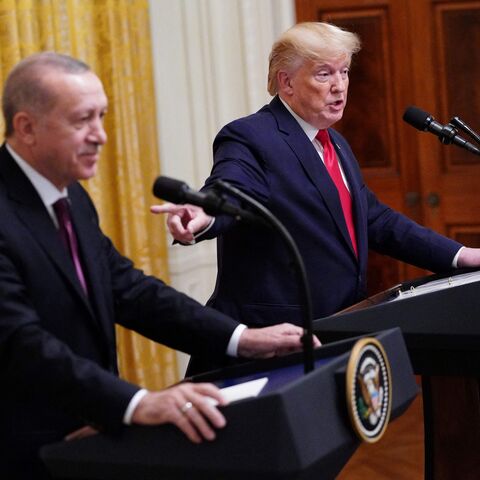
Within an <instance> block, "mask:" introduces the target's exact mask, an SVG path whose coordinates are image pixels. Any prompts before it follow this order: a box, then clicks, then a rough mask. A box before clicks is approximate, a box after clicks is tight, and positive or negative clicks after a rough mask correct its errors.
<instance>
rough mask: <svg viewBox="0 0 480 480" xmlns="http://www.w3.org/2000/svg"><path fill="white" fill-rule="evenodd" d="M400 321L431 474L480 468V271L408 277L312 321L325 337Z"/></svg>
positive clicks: (463, 473)
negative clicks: (417, 388) (417, 378)
mask: <svg viewBox="0 0 480 480" xmlns="http://www.w3.org/2000/svg"><path fill="white" fill-rule="evenodd" d="M394 326H398V327H400V329H401V330H402V333H403V335H404V338H405V343H406V345H407V349H408V352H409V355H410V359H411V362H412V365H413V369H414V372H415V373H417V374H421V375H422V387H423V405H424V424H425V478H426V479H427V480H431V479H435V480H444V479H445V480H447V479H452V478H458V479H462V480H470V479H472V480H473V479H478V478H479V476H480V454H479V452H480V396H479V382H478V379H479V377H480V272H476V271H472V270H459V271H455V272H452V273H451V274H450V275H432V276H429V277H425V278H421V279H418V280H415V281H413V282H407V283H404V284H401V285H399V286H397V287H394V288H391V289H389V290H387V291H385V292H382V293H381V294H378V295H375V296H374V297H371V298H369V299H367V300H365V301H363V302H361V303H359V304H357V305H354V306H353V307H350V308H349V309H346V310H344V311H342V312H339V313H337V314H335V315H332V316H330V317H327V318H323V319H318V320H316V321H315V322H314V332H315V334H316V335H318V336H319V338H320V339H321V340H322V341H324V342H325V341H327V342H328V341H334V340H338V339H341V338H346V337H351V336H353V335H365V334H368V333H369V332H374V331H378V330H379V329H382V328H391V327H394Z"/></svg>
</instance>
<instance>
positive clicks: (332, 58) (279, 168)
mask: <svg viewBox="0 0 480 480" xmlns="http://www.w3.org/2000/svg"><path fill="white" fill-rule="evenodd" d="M359 49H360V41H359V39H358V37H357V36H356V35H355V34H353V33H351V32H348V31H345V30H343V29H340V28H338V27H336V26H334V25H331V24H327V23H316V22H309V23H300V24H297V25H295V26H294V27H292V28H291V29H289V30H287V31H286V32H285V33H284V34H283V35H281V37H280V38H279V39H278V41H277V42H276V43H275V44H274V45H273V48H272V51H271V54H270V64H269V73H268V91H269V93H270V94H271V95H272V96H273V97H274V98H273V100H272V101H271V102H270V104H269V105H266V106H265V107H263V108H262V109H261V110H259V111H258V112H257V113H255V114H253V115H250V116H247V117H245V118H241V119H238V120H235V121H233V122H232V123H230V124H228V125H226V126H225V127H224V128H222V130H221V131H220V132H219V133H218V135H217V137H216V138H215V141H214V144H213V152H214V165H213V169H212V172H211V175H210V177H209V178H208V179H207V181H206V183H205V186H204V187H203V189H202V190H208V189H211V188H213V187H214V184H215V181H216V180H218V179H221V180H224V181H227V182H229V183H231V184H232V185H233V186H234V187H237V188H238V189H240V190H241V191H243V192H245V193H246V194H248V195H250V196H251V197H253V198H254V199H256V200H257V201H259V202H260V203H262V204H263V205H265V206H266V207H267V208H268V209H269V210H270V211H271V212H272V213H273V214H274V215H275V216H276V217H277V218H278V219H279V220H280V221H281V222H282V223H283V225H284V226H285V227H286V228H287V229H288V231H289V232H290V234H291V235H292V236H293V238H294V240H295V242H296V243H297V245H298V247H299V250H300V253H301V255H302V257H303V260H304V262H305V266H306V271H307V277H308V281H309V284H310V287H311V291H312V302H313V315H314V317H315V318H320V317H324V316H327V315H330V314H333V313H334V312H337V311H339V310H341V309H343V308H345V307H348V306H350V305H352V304H354V303H356V302H358V301H360V300H362V299H363V298H365V296H366V292H367V289H366V270H367V259H368V249H369V248H371V249H372V250H375V251H377V252H380V253H382V254H386V255H391V256H393V257H395V258H397V259H399V260H402V261H405V262H408V263H411V264H413V265H417V266H418V267H421V268H424V269H428V270H431V271H434V272H441V271H446V270H449V269H450V268H452V267H456V266H458V267H465V266H478V265H480V254H479V250H478V249H472V248H466V247H463V248H462V245H460V244H459V243H457V242H455V241H453V240H451V239H448V238H446V237H444V236H441V235H439V234H437V233H435V232H433V231H431V230H429V229H426V228H424V227H422V226H420V225H418V224H416V223H414V222H413V221H412V220H410V219H408V218H407V217H405V216H404V215H402V214H400V213H398V212H396V211H394V210H392V209H391V208H389V207H388V206H387V205H384V204H382V203H381V202H380V201H379V200H378V199H377V197H376V196H375V194H374V193H373V192H372V191H370V190H369V189H368V187H367V186H366V185H365V183H364V181H363V178H362V174H361V171H360V168H359V165H358V163H357V161H356V159H355V157H354V155H353V153H352V151H351V149H350V147H349V145H348V143H347V141H346V140H345V138H344V137H343V136H341V135H340V134H339V133H338V132H336V131H335V130H334V129H333V128H331V127H332V125H334V124H335V122H337V121H339V120H340V119H341V118H342V115H343V111H344V109H345V106H346V102H347V93H348V86H349V69H350V63H351V60H352V56H353V55H354V54H355V53H356V52H358V51H359ZM230 200H231V201H235V200H234V199H230ZM152 211H153V212H154V213H168V218H167V224H168V226H169V229H170V231H171V233H172V235H173V236H174V238H175V239H177V240H178V241H180V242H181V243H184V244H188V243H191V242H192V241H196V242H198V241H201V240H204V239H211V238H215V237H217V239H218V240H217V244H218V275H217V283H216V287H215V291H214V292H213V295H212V297H211V298H210V300H209V305H210V306H214V307H215V308H217V309H219V310H220V311H222V312H224V313H227V314H228V315H231V316H232V317H234V318H236V319H237V320H239V321H241V322H244V323H247V324H248V325H255V326H265V325H274V324H276V323H278V322H282V321H287V320H288V321H291V322H293V323H296V324H301V314H300V306H299V294H298V286H297V281H296V278H295V275H293V273H292V271H291V267H290V261H291V259H290V256H289V254H288V251H287V248H286V247H285V245H284V243H283V241H282V239H281V238H279V237H278V235H277V234H276V233H275V232H273V231H271V230H267V229H260V228H252V227H251V226H248V225H247V226H245V225H243V224H242V223H241V222H240V223H239V222H236V220H235V219H233V218H231V217H227V216H218V217H216V218H215V220H213V219H212V218H211V217H209V216H208V215H206V214H205V213H204V212H203V210H202V209H200V208H198V207H195V206H191V205H187V206H176V205H171V204H165V205H163V206H154V207H152ZM193 363H194V365H195V367H194V370H193V371H195V370H202V369H206V368H209V367H211V365H209V364H208V362H205V363H203V364H202V362H201V359H195V361H194V362H193ZM190 371H192V370H190Z"/></svg>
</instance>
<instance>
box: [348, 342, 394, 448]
mask: <svg viewBox="0 0 480 480" xmlns="http://www.w3.org/2000/svg"><path fill="white" fill-rule="evenodd" d="M391 378H392V377H391V373H390V365H389V363H388V358H387V356H386V354H385V350H384V349H383V347H382V345H381V343H380V342H379V341H378V340H376V339H375V338H369V337H366V338H362V339H360V340H358V341H357V343H355V345H354V347H353V349H352V352H351V354H350V359H349V361H348V365H347V376H346V382H347V385H346V387H347V389H346V391H347V407H348V413H349V415H350V420H351V422H352V427H353V430H354V431H355V433H356V434H357V435H358V437H360V439H361V440H364V441H366V442H369V443H374V442H377V441H378V440H380V438H381V437H382V436H383V434H384V433H385V430H386V428H387V424H388V421H389V419H390V410H391V407H392V385H391Z"/></svg>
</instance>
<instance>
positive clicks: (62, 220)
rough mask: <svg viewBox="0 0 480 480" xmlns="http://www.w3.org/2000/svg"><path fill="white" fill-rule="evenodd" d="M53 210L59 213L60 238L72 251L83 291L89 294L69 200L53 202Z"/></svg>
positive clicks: (71, 254) (63, 199)
mask: <svg viewBox="0 0 480 480" xmlns="http://www.w3.org/2000/svg"><path fill="white" fill-rule="evenodd" d="M53 210H54V211H55V214H56V215H57V219H58V227H59V233H60V238H61V239H62V242H63V244H64V246H65V248H66V249H67V250H68V251H69V252H70V256H71V258H72V260H73V265H74V267H75V272H76V273H77V277H78V280H79V281H80V284H81V285H82V288H83V291H84V292H85V294H86V295H88V289H87V282H86V281H85V275H84V274H83V270H82V264H81V263H80V255H79V253H78V242H77V236H76V235H75V231H74V229H73V225H72V218H71V215H70V207H69V204H68V200H67V199H66V198H60V199H59V200H57V201H56V202H55V203H54V204H53Z"/></svg>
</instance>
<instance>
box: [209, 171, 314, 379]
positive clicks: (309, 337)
mask: <svg viewBox="0 0 480 480" xmlns="http://www.w3.org/2000/svg"><path fill="white" fill-rule="evenodd" d="M214 186H215V187H218V188H220V189H221V190H223V191H226V192H228V193H230V194H231V195H233V196H234V197H237V198H240V199H241V200H243V201H244V202H245V203H247V204H248V205H250V206H251V207H252V208H253V209H254V210H255V211H256V212H257V213H258V214H259V215H260V216H261V217H262V218H263V219H264V220H265V221H266V222H267V223H268V225H269V226H272V227H273V228H274V230H276V231H278V232H279V233H280V236H281V237H282V239H283V240H284V242H285V244H286V245H287V247H288V249H289V251H290V253H291V255H292V257H293V259H294V264H295V269H296V273H297V276H298V281H299V284H300V287H301V288H300V292H299V293H300V296H301V300H302V301H301V307H302V314H303V337H302V343H303V359H304V362H303V365H304V372H305V373H309V372H311V371H312V370H313V369H314V355H313V326H312V300H311V295H310V287H309V285H308V281H307V274H306V270H305V264H304V263H303V260H302V257H301V255H300V252H299V250H298V247H297V245H296V243H295V241H294V240H293V238H292V236H291V235H290V233H289V232H288V230H287V229H286V228H285V227H284V225H283V224H282V223H281V222H280V220H278V218H277V217H275V215H273V213H272V212H270V211H269V210H268V209H267V208H265V207H264V206H263V205H262V204H261V203H259V202H257V201H256V200H255V199H253V198H252V197H250V196H249V195H247V194H246V193H243V192H242V191H240V190H239V189H238V188H235V187H234V186H232V185H230V184H229V183H228V182H225V181H223V180H217V181H216V182H215V184H214Z"/></svg>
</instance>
